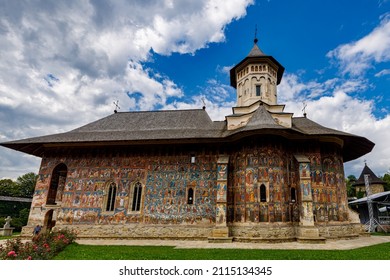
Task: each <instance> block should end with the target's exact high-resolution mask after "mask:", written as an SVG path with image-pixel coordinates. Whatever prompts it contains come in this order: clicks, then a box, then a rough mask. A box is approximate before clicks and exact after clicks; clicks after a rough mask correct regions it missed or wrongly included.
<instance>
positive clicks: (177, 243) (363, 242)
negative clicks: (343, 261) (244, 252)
mask: <svg viewBox="0 0 390 280" xmlns="http://www.w3.org/2000/svg"><path fill="white" fill-rule="evenodd" d="M385 242H390V236H371V237H360V238H356V239H348V240H327V241H326V243H324V244H305V243H298V242H283V243H242V242H233V243H208V242H207V241H186V240H118V239H94V240H93V239H80V240H77V243H79V244H86V245H128V246H129V245H131V246H174V247H175V248H222V249H234V248H237V249H299V250H302V249H307V250H349V249H354V248H360V247H365V246H370V245H374V244H379V243H385Z"/></svg>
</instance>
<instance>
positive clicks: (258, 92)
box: [256, 85, 261, 96]
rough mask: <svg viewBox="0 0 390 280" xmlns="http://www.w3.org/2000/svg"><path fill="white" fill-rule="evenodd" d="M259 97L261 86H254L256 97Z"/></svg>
mask: <svg viewBox="0 0 390 280" xmlns="http://www.w3.org/2000/svg"><path fill="white" fill-rule="evenodd" d="M260 95H261V85H256V96H260Z"/></svg>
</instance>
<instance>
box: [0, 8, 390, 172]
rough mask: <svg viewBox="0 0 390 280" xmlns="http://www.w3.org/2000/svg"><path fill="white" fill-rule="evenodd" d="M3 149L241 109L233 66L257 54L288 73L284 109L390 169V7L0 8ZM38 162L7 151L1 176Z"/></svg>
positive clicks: (356, 164) (353, 165) (355, 165)
mask: <svg viewBox="0 0 390 280" xmlns="http://www.w3.org/2000/svg"><path fill="white" fill-rule="evenodd" d="M0 7H1V9H0V141H2V142H3V141H9V140H15V139H21V138H27V137H33V136H39V135H45V134H52V133H58V132H64V131H68V130H71V129H74V128H76V127H79V126H81V125H84V124H86V123H88V122H91V121H94V120H97V119H99V118H101V117H104V116H107V115H109V114H111V113H112V112H113V110H114V105H113V102H114V101H116V100H119V105H120V107H121V109H120V111H135V110H163V109H185V108H187V109H189V108H201V107H202V99H203V100H204V102H205V103H206V106H207V111H208V113H209V115H210V116H211V117H212V119H214V120H223V119H224V116H225V115H228V114H230V112H231V107H232V106H234V105H235V102H236V96H235V91H234V89H233V88H231V87H230V85H229V71H228V70H229V69H230V68H231V67H233V66H234V65H235V64H236V63H238V62H239V61H241V60H242V59H243V58H244V57H245V56H246V55H247V54H248V53H249V51H250V49H251V48H252V46H253V39H254V33H255V26H256V25H257V28H258V32H257V37H258V39H259V43H258V44H259V46H260V48H261V49H262V50H263V52H265V53H266V54H268V55H272V56H273V57H274V58H276V59H277V60H278V61H279V62H280V63H281V64H282V65H283V66H284V67H285V68H286V71H285V74H284V78H283V80H282V83H281V84H280V85H279V87H278V96H279V103H282V104H286V110H285V111H288V112H292V113H294V116H301V115H302V107H303V102H305V103H306V104H307V109H306V111H307V113H308V117H309V118H310V119H312V120H314V121H316V122H318V123H320V124H322V125H324V126H328V127H331V128H335V129H339V130H343V131H347V132H350V133H353V134H357V135H362V136H365V137H367V138H368V139H370V140H372V141H373V142H375V143H376V146H375V148H374V150H373V152H372V153H370V154H368V155H366V156H364V157H362V158H360V159H358V160H355V161H352V162H350V163H347V164H346V165H345V169H346V175H349V174H354V175H356V176H358V175H359V174H360V171H361V169H362V168H363V166H364V163H363V161H364V160H367V163H368V164H369V166H370V167H371V168H372V169H373V170H374V172H375V173H377V174H378V175H383V174H384V173H386V172H387V171H388V170H389V168H390V147H388V145H387V142H388V139H389V138H390V117H389V110H390V107H389V104H390V102H389V92H388V91H389V90H388V89H389V86H390V63H389V62H390V13H389V11H390V1H389V0H360V1H346V0H327V1H309V0H296V1H287V0H279V1H276V0H269V1H267V0H258V1H252V0H229V1H226V0H197V1H191V0H181V1H173V0H165V1H141V0H139V1H112V2H107V1H51V2H47V1H7V0H0ZM39 162H40V159H39V158H35V157H31V156H27V155H23V154H21V153H18V152H14V151H11V150H7V149H5V148H0V178H5V177H11V178H16V177H17V176H19V175H22V174H24V173H26V172H36V173H37V172H38V170H39Z"/></svg>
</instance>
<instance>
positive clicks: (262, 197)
mask: <svg viewBox="0 0 390 280" xmlns="http://www.w3.org/2000/svg"><path fill="white" fill-rule="evenodd" d="M260 202H267V190H266V188H265V185H264V184H262V185H261V186H260Z"/></svg>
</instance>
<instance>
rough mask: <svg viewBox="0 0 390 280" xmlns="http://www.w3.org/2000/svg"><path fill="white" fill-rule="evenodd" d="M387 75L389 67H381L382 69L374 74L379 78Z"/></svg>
mask: <svg viewBox="0 0 390 280" xmlns="http://www.w3.org/2000/svg"><path fill="white" fill-rule="evenodd" d="M387 75H390V69H383V70H382V71H379V72H378V73H376V74H375V77H377V78H379V77H382V76H387Z"/></svg>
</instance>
